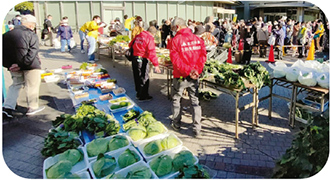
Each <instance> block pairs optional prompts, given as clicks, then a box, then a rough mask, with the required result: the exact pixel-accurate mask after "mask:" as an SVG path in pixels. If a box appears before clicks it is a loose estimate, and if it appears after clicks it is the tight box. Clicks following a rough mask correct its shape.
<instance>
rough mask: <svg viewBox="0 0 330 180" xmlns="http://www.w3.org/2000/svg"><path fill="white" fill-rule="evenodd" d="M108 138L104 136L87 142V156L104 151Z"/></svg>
mask: <svg viewBox="0 0 330 180" xmlns="http://www.w3.org/2000/svg"><path fill="white" fill-rule="evenodd" d="M108 143H109V140H107V139H105V138H98V139H94V140H93V141H92V142H90V143H89V144H87V147H86V149H87V154H88V156H89V157H93V156H97V155H99V154H100V153H106V152H107V151H108Z"/></svg>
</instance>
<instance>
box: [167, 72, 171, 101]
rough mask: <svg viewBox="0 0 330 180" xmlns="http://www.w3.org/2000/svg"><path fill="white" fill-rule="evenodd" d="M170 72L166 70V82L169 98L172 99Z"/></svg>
mask: <svg viewBox="0 0 330 180" xmlns="http://www.w3.org/2000/svg"><path fill="white" fill-rule="evenodd" d="M169 76H170V70H169V69H166V81H167V98H168V99H170V79H169Z"/></svg>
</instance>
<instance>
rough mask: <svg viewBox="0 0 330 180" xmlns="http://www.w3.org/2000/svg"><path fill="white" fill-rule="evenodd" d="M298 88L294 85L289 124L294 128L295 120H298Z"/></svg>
mask: <svg viewBox="0 0 330 180" xmlns="http://www.w3.org/2000/svg"><path fill="white" fill-rule="evenodd" d="M297 89H298V88H297V86H295V85H293V89H292V97H291V106H290V107H291V108H290V116H289V122H290V126H291V127H294V123H295V119H296V101H297Z"/></svg>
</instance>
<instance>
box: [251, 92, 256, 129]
mask: <svg viewBox="0 0 330 180" xmlns="http://www.w3.org/2000/svg"><path fill="white" fill-rule="evenodd" d="M256 89H257V88H256V87H253V100H252V101H253V105H252V128H254V125H255V123H256V122H255V118H256V116H255V114H256V108H255V106H256Z"/></svg>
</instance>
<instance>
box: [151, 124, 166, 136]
mask: <svg viewBox="0 0 330 180" xmlns="http://www.w3.org/2000/svg"><path fill="white" fill-rule="evenodd" d="M163 132H165V127H164V125H163V124H162V123H161V122H159V121H157V122H154V123H151V124H149V125H148V127H147V138H149V137H152V136H155V135H158V134H162V133H163Z"/></svg>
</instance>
